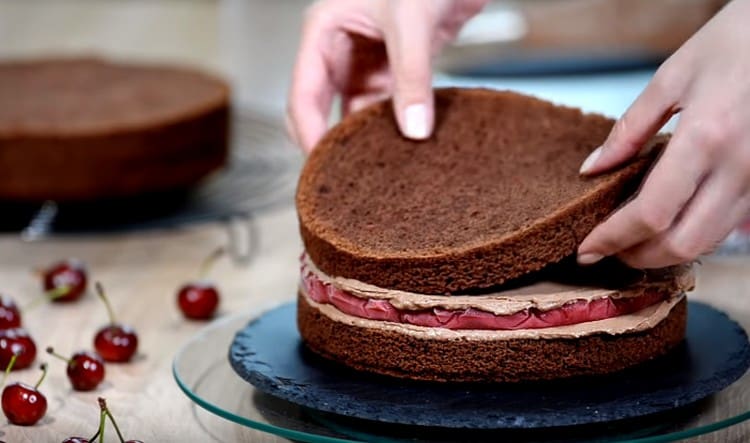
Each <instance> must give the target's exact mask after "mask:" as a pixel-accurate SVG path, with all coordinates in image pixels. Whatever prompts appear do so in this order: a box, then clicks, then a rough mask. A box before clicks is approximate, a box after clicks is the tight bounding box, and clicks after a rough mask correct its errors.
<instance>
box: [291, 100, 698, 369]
mask: <svg viewBox="0 0 750 443" xmlns="http://www.w3.org/2000/svg"><path fill="white" fill-rule="evenodd" d="M435 99H436V100H435V102H436V117H437V120H436V128H435V133H434V134H433V136H432V137H431V138H430V139H428V140H426V141H422V142H420V141H412V140H408V139H405V138H403V137H402V136H401V135H400V134H399V131H398V128H397V126H396V123H395V121H394V118H393V116H392V112H391V109H392V108H391V104H390V103H389V102H383V103H380V104H377V105H375V106H372V107H370V108H368V109H365V110H363V111H361V112H359V113H357V114H354V115H352V116H349V117H347V118H346V119H344V120H343V121H342V122H341V123H340V124H339V125H337V126H336V127H334V128H333V129H332V130H331V131H329V133H328V134H327V135H326V136H325V137H324V139H323V140H322V141H321V142H320V143H319V145H318V146H317V147H316V149H315V150H314V151H313V153H312V154H311V156H310V157H309V158H308V161H307V163H306V164H305V167H304V169H303V171H302V174H301V177H300V181H299V186H298V191H297V210H298V215H299V223H300V231H301V234H302V239H303V242H304V245H305V251H306V252H305V254H303V257H302V265H301V282H300V290H299V300H298V326H299V330H300V333H301V336H302V339H303V340H304V341H305V343H306V345H307V346H308V347H309V348H310V349H311V350H312V351H314V352H316V353H318V354H320V355H322V356H324V357H326V358H329V359H332V360H335V361H338V362H340V363H342V364H344V365H347V366H350V367H352V368H355V369H357V370H363V371H368V372H374V373H379V374H386V375H391V376H397V377H405V378H411V379H420V380H433V381H480V382H486V381H493V382H516V381H526V380H540V379H554V378H561V377H571V376H580V375H594V374H606V373H611V372H614V371H618V370H622V369H624V368H627V367H630V366H633V365H636V364H638V363H642V362H644V361H647V360H650V359H653V358H655V357H657V356H660V355H662V354H664V353H665V352H667V351H668V350H670V349H671V348H673V347H674V346H675V345H676V344H677V343H679V342H680V341H681V340H682V339H683V337H684V334H685V321H686V302H685V299H684V293H685V292H686V291H688V290H690V289H692V287H693V276H692V272H691V269H690V267H689V266H677V267H672V268H668V269H662V270H654V271H649V272H642V271H636V270H632V269H629V268H627V267H625V266H624V265H622V264H619V263H617V262H609V261H605V262H604V263H602V264H599V265H596V266H593V267H579V266H577V265H576V263H575V259H574V257H573V256H574V254H575V250H576V247H577V245H578V244H579V242H580V241H581V240H582V239H583V238H584V237H585V235H586V234H587V233H588V232H589V231H590V230H591V229H593V227H594V226H596V225H597V224H598V223H600V222H601V221H602V220H603V219H604V218H605V217H607V216H608V215H609V214H610V213H611V212H612V211H613V210H615V209H616V208H617V207H618V206H619V205H621V204H622V203H623V202H624V201H625V200H626V199H627V198H628V197H629V196H630V195H632V193H633V192H634V191H635V189H637V186H638V183H639V181H640V178H641V177H642V176H643V174H644V173H645V172H646V170H647V169H648V167H649V166H650V164H651V163H652V161H653V159H654V156H653V155H647V156H644V157H642V158H640V159H638V160H636V161H634V162H633V163H631V164H629V165H627V166H625V167H624V168H622V169H620V170H618V171H615V172H612V173H610V174H606V175H603V176H600V177H597V178H594V179H587V178H583V177H581V176H579V174H578V168H579V166H580V164H581V162H582V161H583V159H584V158H585V157H586V155H588V153H589V152H591V151H592V150H593V149H594V148H596V147H597V146H599V145H600V144H601V143H602V141H603V140H604V139H605V138H606V136H607V134H608V132H609V130H610V128H611V127H612V124H613V121H612V120H610V119H607V118H605V117H602V116H598V115H590V114H583V113H582V112H580V110H577V109H572V108H567V107H562V106H556V105H554V104H551V103H549V102H546V101H543V100H539V99H536V98H533V97H528V96H524V95H520V94H516V93H512V92H499V91H490V90H471V89H443V90H438V91H436V96H435ZM665 140H666V138H663V137H660V138H657V139H655V140H653V141H652V143H651V147H652V148H654V149H653V150H652V152H658V150H659V149H660V148H661V147H662V146H663V145H664V143H665ZM571 257H572V258H571Z"/></svg>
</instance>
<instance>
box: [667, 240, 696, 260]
mask: <svg viewBox="0 0 750 443" xmlns="http://www.w3.org/2000/svg"><path fill="white" fill-rule="evenodd" d="M664 248H665V250H666V252H667V254H668V255H669V256H671V257H673V258H674V259H675V260H676V261H678V262H688V261H691V260H694V259H695V258H697V257H698V256H699V255H700V254H701V253H702V252H703V248H702V247H701V245H700V244H699V243H698V242H697V241H695V240H676V239H675V238H670V239H668V240H667V241H666V242H665V245H664Z"/></svg>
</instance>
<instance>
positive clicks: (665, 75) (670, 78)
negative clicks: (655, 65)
mask: <svg viewBox="0 0 750 443" xmlns="http://www.w3.org/2000/svg"><path fill="white" fill-rule="evenodd" d="M672 72H673V71H672V68H671V67H670V65H669V64H662V65H661V66H660V67H659V69H657V70H656V73H654V76H653V77H652V78H651V81H650V82H649V85H648V87H649V90H650V91H651V93H653V94H654V95H656V96H657V97H664V98H667V97H671V96H672V95H673V91H674V90H675V89H676V86H677V85H676V81H675V76H674V75H673V74H672Z"/></svg>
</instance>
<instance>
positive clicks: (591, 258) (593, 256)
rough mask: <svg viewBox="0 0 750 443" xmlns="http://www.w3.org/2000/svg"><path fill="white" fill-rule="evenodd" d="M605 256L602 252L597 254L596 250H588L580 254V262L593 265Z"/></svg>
mask: <svg viewBox="0 0 750 443" xmlns="http://www.w3.org/2000/svg"><path fill="white" fill-rule="evenodd" d="M603 258H604V256H603V255H602V254H597V253H596V252H587V253H585V254H581V255H579V256H578V263H579V264H582V265H593V264H594V263H596V262H598V261H599V260H601V259H603Z"/></svg>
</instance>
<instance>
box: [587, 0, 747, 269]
mask: <svg viewBox="0 0 750 443" xmlns="http://www.w3.org/2000/svg"><path fill="white" fill-rule="evenodd" d="M748 18H750V0H734V1H732V2H731V3H729V4H728V5H727V6H725V7H724V9H723V10H722V11H720V12H719V13H718V14H717V15H716V16H715V17H714V18H713V19H711V20H710V21H709V22H708V23H707V24H706V25H705V26H704V27H703V28H702V29H701V30H699V31H698V32H697V33H696V34H695V35H694V36H693V37H692V38H691V39H690V40H688V41H687V42H686V43H685V44H684V45H683V46H682V47H681V48H680V49H679V50H677V51H676V52H675V53H674V55H672V56H671V57H670V58H669V59H668V60H666V61H665V62H664V64H662V66H661V67H660V68H659V69H658V71H657V72H656V74H655V75H654V77H653V79H652V80H651V82H650V83H649V84H648V86H647V87H646V89H645V90H644V91H643V92H642V93H641V95H640V96H639V97H638V98H637V99H636V100H635V102H634V103H633V104H632V105H631V107H630V108H629V109H628V110H627V111H626V112H625V114H624V115H623V116H622V117H621V118H620V119H619V121H618V122H617V123H616V124H615V126H614V128H613V129H612V132H611V133H610V135H609V137H608V138H607V140H606V141H605V142H604V144H603V145H602V147H601V148H599V149H597V150H596V151H594V152H593V153H592V154H591V156H590V157H589V158H588V159H587V160H586V161H585V162H584V163H583V165H582V167H581V172H582V173H583V174H586V175H592V174H597V173H600V172H603V171H605V170H608V169H611V168H613V167H615V166H617V165H619V164H621V163H623V162H624V161H626V160H628V159H630V158H632V157H633V156H635V155H636V154H637V153H638V152H639V150H640V149H641V147H642V146H643V145H644V143H645V142H646V141H647V140H648V139H649V138H651V136H653V135H654V134H655V133H656V132H657V131H658V130H659V129H660V128H661V127H662V126H663V125H664V124H665V123H666V121H667V120H668V119H669V118H670V117H671V116H672V115H673V114H675V113H679V114H680V119H679V123H678V125H677V128H676V130H675V132H674V135H673V136H672V138H671V140H670V141H669V143H668V145H667V147H666V148H665V149H664V151H663V152H662V154H661V156H660V158H659V159H658V160H657V162H656V163H655V165H654V167H653V169H652V170H651V171H650V173H649V174H648V176H647V178H646V179H645V181H644V183H643V185H642V187H641V189H640V191H639V192H638V195H637V196H636V197H635V198H634V199H633V200H632V201H630V202H629V203H627V204H626V205H625V206H623V207H622V208H621V209H620V210H618V211H616V212H615V213H614V214H612V216H611V217H610V218H609V219H607V220H606V221H605V222H603V223H602V224H601V225H599V226H597V227H596V228H595V229H594V230H593V231H592V232H591V233H590V234H589V235H588V236H587V237H586V238H585V239H584V240H583V242H582V243H581V245H580V246H579V248H578V261H579V262H580V263H582V264H590V263H594V262H596V261H598V260H599V259H601V258H602V257H603V256H609V255H616V256H617V257H619V258H620V259H621V260H622V261H624V262H625V263H627V264H628V265H630V266H633V267H637V268H657V267H664V266H668V265H673V264H677V263H682V262H688V261H691V260H694V259H695V258H697V257H698V256H699V255H700V254H702V253H706V252H709V251H711V250H712V249H713V248H715V247H716V246H717V245H718V244H719V243H720V242H721V241H722V240H723V239H724V238H725V237H726V235H727V234H728V233H729V232H730V231H731V230H732V229H733V228H734V227H735V226H737V225H738V224H740V222H741V221H742V220H743V218H744V217H745V216H747V215H748V214H749V213H750V52H748V49H747V48H748V47H750V26H748Z"/></svg>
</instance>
